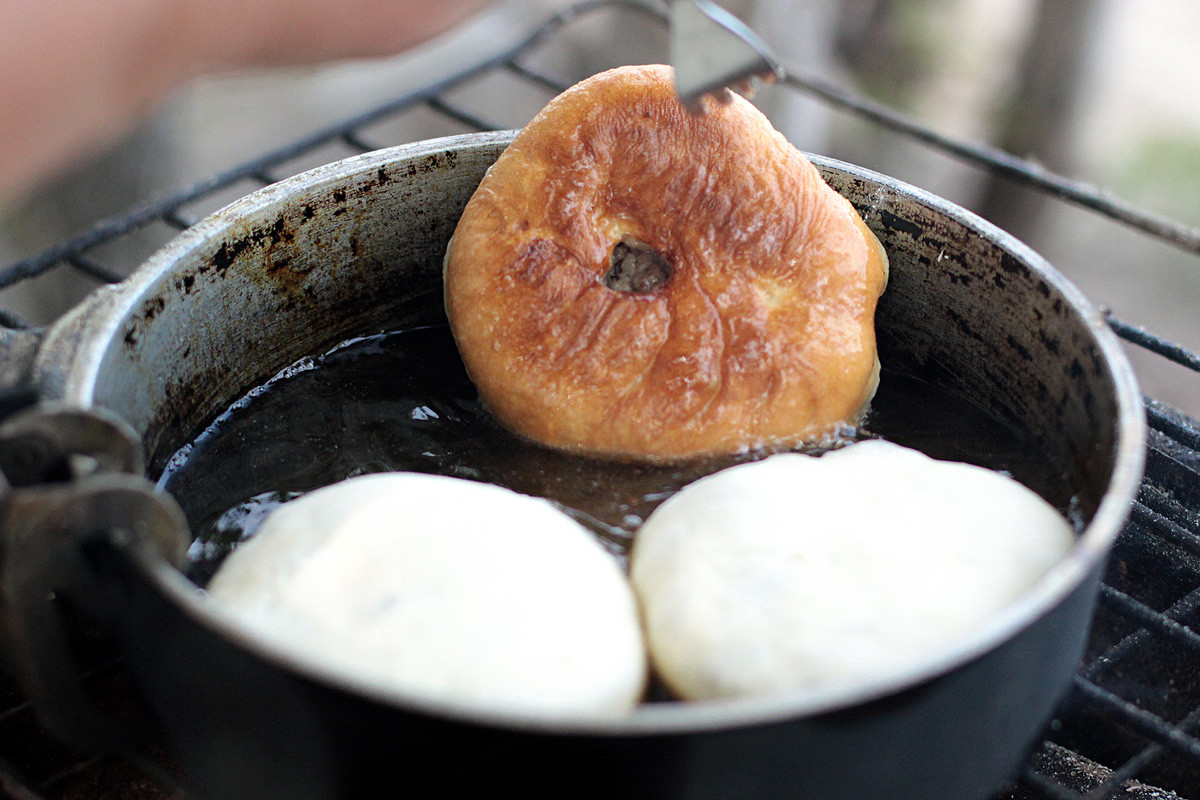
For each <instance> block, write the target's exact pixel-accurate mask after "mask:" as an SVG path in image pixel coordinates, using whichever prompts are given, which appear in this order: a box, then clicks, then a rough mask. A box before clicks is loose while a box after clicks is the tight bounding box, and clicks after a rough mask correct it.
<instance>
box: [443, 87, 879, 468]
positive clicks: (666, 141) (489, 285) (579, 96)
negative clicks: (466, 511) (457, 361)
mask: <svg viewBox="0 0 1200 800" xmlns="http://www.w3.org/2000/svg"><path fill="white" fill-rule="evenodd" d="M886 275H887V259H886V256H885V254H884V252H883V249H882V247H881V246H880V245H879V242H878V240H876V238H875V237H874V235H872V234H871V232H870V231H869V230H868V229H867V228H866V226H865V225H864V224H863V222H862V220H861V218H860V217H859V216H858V214H857V213H856V212H855V211H854V209H853V208H852V207H851V205H850V203H849V202H848V201H846V200H845V199H844V198H842V197H841V196H840V195H838V194H837V193H836V192H834V191H833V190H832V189H831V188H830V187H829V186H828V185H826V184H825V182H824V181H823V180H822V179H821V176H820V174H819V173H818V172H817V170H816V168H815V167H813V165H812V164H811V163H810V162H809V161H808V159H806V158H805V157H804V156H803V154H801V153H800V152H799V151H798V150H796V148H795V147H793V146H792V145H791V144H790V143H788V142H787V141H786V140H785V139H784V138H783V136H782V135H781V134H780V133H779V132H777V131H776V130H775V129H774V128H773V127H772V126H771V124H770V122H769V121H768V120H767V119H766V117H765V116H763V114H762V113H760V112H759V111H758V110H757V109H756V108H754V106H752V105H751V104H750V103H749V102H747V101H745V100H743V99H742V98H735V99H734V100H733V102H731V103H729V104H727V105H718V104H712V105H710V106H709V107H708V108H707V110H706V113H704V114H703V115H699V116H693V115H690V114H688V112H687V111H686V110H685V109H684V108H683V107H682V106H681V105H680V104H679V102H678V101H677V100H676V98H675V93H674V88H673V85H672V80H671V72H670V69H669V68H668V67H664V66H640V67H623V68H618V69H614V70H610V71H608V72H605V73H601V74H599V75H596V76H594V77H592V78H589V79H587V80H585V81H583V82H581V83H579V84H577V85H575V86H574V87H572V88H571V89H569V90H567V91H566V92H564V93H563V94H562V95H560V96H558V97H557V98H555V99H554V100H552V101H551V102H550V103H549V104H548V105H547V106H546V107H545V108H544V109H543V110H542V111H541V113H539V114H538V115H537V117H536V118H535V119H534V120H533V121H532V122H530V123H529V125H528V126H526V127H525V129H524V130H523V131H521V132H520V133H519V134H518V135H517V137H516V139H515V140H514V141H513V142H512V144H511V145H510V146H509V147H508V148H507V149H506V150H505V152H504V153H503V154H502V155H501V156H500V158H499V160H498V161H497V162H496V163H495V165H493V166H492V168H491V169H490V170H489V171H488V173H487V175H486V177H485V178H484V179H483V182H482V183H481V184H480V186H479V188H478V190H477V191H476V192H475V194H474V196H473V197H472V198H471V200H470V202H469V203H468V205H467V207H466V210H465V212H464V213H463V215H462V218H461V220H460V222H459V224H458V228H457V230H456V232H455V234H454V238H453V240H452V241H451V244H450V247H449V250H448V252H447V256H446V270H445V292H446V308H447V313H448V315H449V318H450V324H451V328H452V330H453V333H454V337H455V339H456V341H457V343H458V347H459V350H460V352H461V354H462V357H463V360H464V362H465V364H466V367H467V371H468V373H469V375H470V376H471V378H472V380H473V381H474V382H475V384H476V386H477V387H478V389H479V392H480V395H481V396H482V398H483V400H484V402H485V403H486V404H487V405H488V407H489V408H490V409H491V411H492V412H493V413H494V414H495V415H496V417H497V418H498V419H499V420H500V421H501V422H502V423H504V424H505V425H507V426H508V427H509V428H511V429H512V430H514V431H516V432H517V433H519V434H522V435H524V436H526V437H528V438H530V439H533V440H535V441H538V442H541V443H543V444H546V445H550V446H552V447H556V448H561V449H565V450H572V451H578V452H584V453H590V454H599V455H608V456H615V457H624V458H645V459H651V460H657V461H670V460H676V459H681V458H686V457H690V456H697V455H703V454H713V453H727V452H735V451H738V450H741V449H744V448H750V447H766V448H775V447H790V446H794V445H796V444H799V443H801V442H804V441H807V440H811V439H814V438H817V437H819V436H821V435H823V434H826V433H828V432H830V431H831V430H833V429H834V428H836V427H837V426H839V425H841V424H854V423H856V422H857V421H858V419H859V417H860V415H861V413H862V411H863V410H864V408H865V406H866V404H867V403H868V402H869V400H870V399H871V397H872V396H873V394H874V391H875V387H876V384H877V382H878V372H879V364H878V360H877V358H876V353H875V331H874V314H875V305H876V301H877V299H878V297H879V295H880V293H881V292H882V291H883V287H884V284H885V282H886Z"/></svg>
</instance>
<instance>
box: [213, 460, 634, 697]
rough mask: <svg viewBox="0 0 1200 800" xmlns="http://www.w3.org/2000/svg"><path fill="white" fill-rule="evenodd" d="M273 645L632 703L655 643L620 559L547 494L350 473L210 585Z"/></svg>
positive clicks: (517, 688)
mask: <svg viewBox="0 0 1200 800" xmlns="http://www.w3.org/2000/svg"><path fill="white" fill-rule="evenodd" d="M208 591H209V594H210V596H211V598H212V600H213V601H214V602H215V603H216V604H218V605H219V606H220V607H221V608H222V609H224V610H225V612H227V613H228V614H229V615H230V617H231V618H232V619H233V620H234V621H235V623H236V624H238V625H240V626H242V627H243V628H244V629H246V630H247V631H249V632H250V633H251V634H252V635H254V636H256V637H258V638H260V639H261V640H262V641H263V642H265V643H266V644H268V645H269V646H271V647H272V648H274V649H276V650H278V651H279V652H282V653H284V654H286V655H288V656H291V657H295V658H298V659H301V660H302V661H306V662H308V663H310V664H314V665H317V666H319V667H320V668H322V669H326V670H331V671H333V672H334V673H336V674H338V675H340V676H343V677H345V678H347V679H348V680H350V681H352V682H354V683H357V684H359V685H364V686H368V687H371V688H373V689H375V690H381V691H384V692H387V693H395V694H399V696H401V697H416V698H421V699H424V700H432V701H435V702H443V703H447V704H450V705H452V706H455V707H458V708H465V709H471V710H479V711H486V712H500V713H514V714H519V715H533V716H538V717H547V718H552V719H557V718H574V717H595V716H609V715H614V714H622V713H625V712H628V711H629V710H630V709H631V708H632V707H633V706H634V705H635V704H636V703H637V702H638V700H639V699H640V696H641V693H642V690H643V683H644V680H645V672H646V666H645V654H644V648H643V645H642V641H641V631H640V628H639V623H638V617H637V610H636V607H635V604H634V600H633V595H632V592H631V590H630V588H629V585H628V582H627V580H626V578H625V576H624V574H623V573H622V571H621V569H620V566H619V565H618V564H617V562H616V560H615V559H614V558H613V557H612V556H611V555H609V554H608V553H607V552H605V551H604V550H603V549H602V548H601V546H600V545H599V543H598V542H596V540H595V539H594V537H593V536H592V535H591V534H590V533H589V532H588V531H587V530H585V529H584V528H582V527H581V526H580V525H578V524H577V523H576V522H575V521H574V520H572V519H570V518H569V517H567V516H566V515H565V514H563V513H562V512H561V511H559V510H557V509H556V508H554V507H553V506H551V505H550V504H549V503H548V502H546V501H544V500H540V499H535V498H532V497H528V496H525V495H520V494H517V493H515V492H511V491H509V490H507V489H503V488H500V487H497V486H492V485H488V484H483V483H476V482H473V481H466V480H459V479H455V478H448V477H441V476H433V475H419V474H412V473H389V474H379V475H369V476H363V477H358V478H352V479H349V480H346V481H343V482H341V483H338V484H334V485H332V486H328V487H325V488H323V489H319V490H317V491H314V492H311V493H310V494H308V495H305V496H303V497H301V498H298V499H296V500H293V501H291V502H289V503H286V504H285V505H283V506H281V507H280V508H279V509H277V510H276V511H275V512H274V513H273V514H272V515H271V516H270V517H268V519H267V521H266V522H265V523H264V524H263V526H262V527H261V528H260V529H259V531H258V533H257V534H255V536H254V537H252V538H251V539H250V540H249V541H247V542H246V543H244V544H243V545H242V546H240V547H239V548H238V549H236V550H235V551H234V552H233V553H232V554H230V556H229V557H228V558H227V559H226V561H225V562H224V564H223V565H222V567H221V569H220V570H219V571H218V573H217V575H216V576H215V577H214V578H213V580H212V582H211V583H210V584H209V587H208Z"/></svg>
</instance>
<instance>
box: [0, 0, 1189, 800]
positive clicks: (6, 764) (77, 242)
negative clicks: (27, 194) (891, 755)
mask: <svg viewBox="0 0 1200 800" xmlns="http://www.w3.org/2000/svg"><path fill="white" fill-rule="evenodd" d="M601 13H604V14H620V15H633V16H634V17H636V18H637V20H638V21H639V22H641V23H643V24H652V25H662V24H663V22H664V19H663V17H662V15H661V13H660V12H659V11H658V10H656V8H655V7H653V6H649V5H643V4H641V3H637V2H627V1H624V2H623V1H620V0H607V1H605V0H599V1H593V2H584V3H581V4H579V5H576V6H574V7H572V8H570V9H567V10H565V11H563V12H562V13H561V14H559V15H558V16H556V17H554V18H553V19H551V20H549V21H548V22H547V23H546V24H545V25H543V26H542V27H541V28H539V29H538V30H537V31H535V32H534V33H533V34H532V35H531V36H530V37H529V38H528V39H526V40H525V41H523V42H521V43H519V44H518V45H517V46H515V47H514V48H513V49H512V50H511V51H510V52H507V53H504V54H502V55H499V56H496V57H492V58H489V59H488V60H486V61H483V62H481V63H478V64H476V65H473V66H471V67H470V68H468V69H465V70H463V71H461V72H460V73H458V74H457V75H454V76H452V77H450V78H448V79H445V80H443V81H439V82H438V83H437V84H436V85H429V86H425V87H422V88H420V89H419V90H417V91H414V92H412V93H409V94H406V95H405V96H403V97H399V98H397V99H395V100H393V101H391V102H388V103H385V104H382V105H380V106H377V107H375V108H373V109H371V110H369V111H367V112H365V113H363V114H361V115H359V116H356V117H354V118H352V119H349V120H346V121H344V122H343V123H341V124H339V125H336V126H333V127H330V128H329V129H327V130H323V131H319V132H317V133H314V134H312V135H310V136H306V137H304V138H302V139H298V140H296V141H294V142H292V143H291V144H289V145H287V146H285V147H283V148H280V149H278V150H276V151H274V152H272V153H269V154H266V155H264V156H262V157H261V158H258V159H255V160H253V161H250V162H247V163H245V164H242V165H239V166H236V167H233V168H231V169H229V170H227V171H225V172H223V173H221V174H219V175H216V176H214V177H212V178H211V179H209V180H207V181H204V182H202V183H199V184H196V185H194V186H191V187H188V188H185V189H183V190H180V191H178V192H176V193H174V194H172V195H169V196H167V197H164V198H162V199H161V200H158V201H156V202H153V203H150V204H148V205H145V206H143V207H141V208H137V209H134V210H132V211H130V212H129V213H126V214H123V215H121V216H119V217H116V218H114V219H111V220H109V221H107V222H104V223H102V224H100V225H98V226H96V227H95V228H93V229H91V230H89V231H87V232H85V233H83V234H81V235H79V236H77V237H75V238H72V239H70V240H68V241H64V242H62V243H60V244H58V245H56V246H54V247H51V248H49V249H48V250H46V251H45V252H43V253H41V254H39V255H37V256H34V257H32V258H30V259H27V260H24V261H21V262H19V263H16V264H13V265H11V266H9V267H8V268H6V269H4V270H3V271H0V288H4V287H8V286H11V285H13V284H16V283H18V282H20V281H23V280H26V279H29V278H32V277H34V276H37V275H41V274H44V273H46V272H49V271H55V270H67V271H72V272H75V273H77V274H78V276H79V278H80V279H81V280H85V281H92V282H94V283H95V284H96V285H97V286H99V285H103V284H105V283H111V282H116V281H119V280H120V279H121V276H122V275H124V274H126V273H127V272H128V271H129V269H130V267H131V266H133V265H129V264H119V263H111V262H109V261H107V260H106V259H105V258H104V256H103V253H104V252H106V251H107V250H109V249H110V248H109V247H108V246H109V245H110V244H111V243H114V242H118V241H120V240H122V239H127V238H133V237H136V238H138V239H139V241H143V242H144V241H146V240H148V239H149V240H153V239H155V238H157V239H158V241H159V243H165V242H166V241H167V240H168V239H170V238H171V237H173V236H174V235H176V234H177V233H179V232H180V231H182V230H184V229H186V228H188V227H190V226H191V225H192V224H194V223H195V222H196V221H198V220H199V219H200V218H201V217H202V216H204V215H205V214H207V213H208V212H209V211H211V210H212V209H213V208H215V207H216V205H222V204H224V202H226V201H227V200H229V199H231V197H232V196H237V195H238V194H244V193H248V192H249V191H252V190H253V189H257V188H259V187H260V186H263V185H266V184H269V183H273V182H275V181H277V180H279V179H282V178H284V177H287V176H289V175H291V174H294V173H296V172H299V171H301V170H303V169H305V168H307V167H308V166H311V163H312V161H311V160H312V158H313V157H314V154H319V155H320V157H321V158H326V157H327V158H328V159H329V160H332V159H334V158H338V157H341V156H343V155H352V154H355V153H360V152H365V151H369V150H374V149H377V148H380V147H384V146H388V145H392V144H396V143H398V142H397V141H396V140H395V139H392V138H388V135H387V131H388V128H389V125H390V124H391V123H392V122H394V121H396V120H402V119H403V118H405V117H406V116H408V115H421V116H422V118H423V119H424V120H429V119H434V120H436V124H437V125H439V126H440V129H439V130H438V131H436V133H439V134H442V133H445V134H452V133H461V132H471V131H484V130H495V129H503V128H511V127H514V126H515V125H518V124H520V122H521V121H522V120H513V119H494V118H491V117H489V116H487V115H486V114H485V113H484V112H481V111H479V110H477V109H475V108H474V107H472V105H471V104H470V103H469V101H468V100H464V98H466V97H468V96H469V91H467V90H469V89H470V88H471V87H472V86H478V85H480V84H482V83H483V82H484V81H488V80H501V81H504V82H507V83H509V84H519V85H520V86H521V87H522V90H523V91H529V92H534V93H540V94H541V95H542V96H544V98H545V99H549V98H550V97H552V96H553V95H554V94H556V93H557V92H559V91H561V90H562V89H564V88H566V87H567V86H568V85H570V84H571V83H573V82H575V81H576V80H578V79H580V78H582V77H585V76H583V75H563V74H550V73H549V72H546V71H543V69H542V68H539V67H538V66H536V65H537V64H538V63H540V60H539V55H540V54H542V53H543V52H544V51H545V50H546V49H547V48H552V47H554V46H555V44H556V40H557V38H558V37H559V36H560V35H561V34H562V32H563V31H564V29H566V28H568V27H570V26H571V25H572V24H575V23H576V22H577V21H579V20H582V19H584V18H586V17H588V16H591V15H594V14H601ZM785 86H786V90H787V91H794V92H798V93H802V94H804V95H806V96H809V97H813V98H816V99H818V100H820V101H822V102H824V103H827V104H829V105H831V106H833V107H836V108H840V109H842V110H843V111H845V112H846V113H850V114H854V115H857V116H860V117H862V118H864V119H866V120H868V121H870V122H872V123H874V124H878V125H882V126H885V127H887V128H889V129H891V130H893V131H895V132H897V133H900V134H902V135H904V136H908V137H911V138H913V139H915V140H917V141H920V142H922V143H924V144H925V145H927V146H929V147H931V148H934V149H937V150H940V151H943V152H946V153H948V154H949V155H951V156H953V157H954V158H957V159H960V160H964V161H967V162H969V163H972V164H974V165H976V166H978V167H979V168H981V169H984V170H989V171H992V172H996V173H999V174H1002V175H1004V176H1005V177H1007V178H1009V179H1011V180H1013V181H1015V182H1017V183H1020V184H1022V185H1025V186H1028V187H1031V188H1034V189H1036V190H1038V191H1041V192H1044V193H1046V194H1048V195H1049V196H1051V197H1054V198H1056V199H1057V200H1059V201H1062V202H1068V203H1072V204H1075V205H1078V206H1082V207H1084V208H1087V209H1089V210H1091V211H1093V212H1095V213H1097V214H1100V215H1102V216H1104V217H1105V218H1107V219H1110V220H1112V221H1113V222H1114V224H1121V225H1127V226H1132V227H1133V228H1135V229H1137V230H1139V231H1141V232H1143V233H1145V234H1147V235H1149V236H1153V237H1156V238H1159V239H1162V240H1164V241H1167V242H1170V243H1172V244H1174V245H1177V246H1179V247H1182V248H1184V249H1186V250H1189V251H1191V252H1193V253H1197V254H1200V233H1197V232H1196V231H1192V230H1190V229H1187V228H1185V227H1182V226H1179V225H1176V224H1174V223H1172V222H1171V221H1169V220H1165V219H1162V218H1159V217H1157V216H1156V215H1153V214H1150V213H1148V212H1145V211H1142V210H1140V209H1138V208H1135V207H1131V206H1127V205H1124V204H1122V203H1120V202H1119V201H1116V200H1114V199H1112V198H1111V197H1109V196H1107V195H1105V194H1104V193H1102V192H1099V191H1096V190H1095V189H1092V188H1090V187H1088V186H1085V185H1080V184H1078V183H1076V182H1073V181H1070V180H1067V179H1064V178H1060V177H1058V176H1055V175H1053V174H1050V173H1047V172H1046V171H1045V170H1044V169H1041V168H1038V167H1036V166H1034V165H1032V164H1029V163H1026V162H1024V161H1021V160H1019V159H1015V158H1013V157H1011V156H1009V155H1007V154H1004V153H1001V152H997V151H994V150H991V149H989V148H987V147H983V146H979V145H974V144H970V143H964V142H959V141H955V140H952V139H948V138H946V137H943V136H939V135H938V134H936V133H934V132H932V131H929V130H926V129H924V128H923V127H921V126H920V125H918V124H915V123H913V122H912V121H910V120H908V119H906V118H905V117H903V116H902V115H900V114H898V113H896V112H894V111H892V110H890V109H888V108H886V107H882V106H879V105H877V104H875V103H873V102H870V101H868V100H865V99H863V98H860V97H857V96H855V95H853V94H851V93H848V92H846V91H844V90H842V89H840V88H838V87H836V86H833V85H830V84H828V83H825V82H823V81H821V80H818V79H810V78H808V77H806V76H802V75H791V76H789V77H788V78H787V80H786V84H785ZM1109 322H1110V325H1111V326H1112V328H1113V329H1114V331H1115V332H1116V333H1117V334H1118V335H1119V336H1121V337H1122V338H1123V339H1125V340H1126V341H1127V342H1129V343H1130V344H1131V345H1132V346H1134V347H1137V348H1142V349H1145V350H1148V351H1150V352H1152V353H1156V354H1158V355H1160V356H1162V357H1164V358H1166V359H1168V360H1169V361H1170V362H1172V363H1174V364H1176V365H1178V368H1179V369H1184V370H1192V371H1200V356H1197V355H1195V354H1192V353H1190V352H1188V351H1186V350H1184V349H1183V348H1180V347H1178V346H1176V345H1173V344H1171V343H1170V342H1167V341H1164V340H1163V339H1161V338H1159V337H1156V336H1154V335H1153V334H1151V333H1149V332H1148V331H1146V330H1145V329H1143V328H1141V327H1138V326H1135V325H1130V324H1127V323H1125V322H1121V321H1119V320H1116V319H1112V318H1111V317H1110V319H1109ZM0 325H2V326H3V329H2V330H0V340H2V339H3V338H4V337H7V336H12V335H13V333H14V332H15V331H18V330H22V329H27V328H29V327H31V325H30V324H28V323H27V322H25V321H23V320H21V319H19V318H17V317H16V316H14V315H12V314H10V313H8V312H6V311H2V310H0ZM3 370H4V365H3V364H0V372H2V371H3ZM1146 411H1147V416H1148V420H1149V424H1150V433H1149V441H1148V444H1149V452H1148V455H1147V469H1146V475H1145V479H1144V482H1143V484H1142V488H1141V491H1140V494H1139V497H1138V501H1137V503H1136V505H1135V507H1134V509H1133V514H1132V517H1131V519H1130V522H1129V523H1128V524H1127V526H1126V528H1125V530H1124V531H1123V533H1122V535H1121V537H1120V539H1119V540H1118V542H1117V546H1116V549H1115V551H1114V554H1113V559H1112V563H1111V565H1110V568H1109V570H1108V573H1107V575H1106V579H1105V582H1104V584H1103V586H1102V588H1101V594H1100V606H1099V609H1098V611H1097V615H1096V618H1095V622H1094V624H1093V628H1092V632H1091V638H1090V642H1089V646H1088V649H1087V652H1086V655H1085V658H1084V660H1083V661H1082V662H1081V663H1080V665H1079V669H1078V672H1077V674H1076V676H1075V679H1074V683H1073V686H1072V689H1071V692H1070V694H1069V696H1068V697H1067V698H1066V700H1065V701H1064V703H1063V704H1062V706H1061V708H1060V710H1059V712H1058V714H1057V716H1056V718H1055V720H1054V721H1053V723H1052V724H1051V725H1050V726H1049V728H1048V729H1047V731H1046V733H1045V739H1044V741H1043V742H1042V744H1041V745H1040V746H1039V747H1038V748H1037V749H1036V751H1035V752H1034V753H1033V754H1032V756H1031V758H1030V759H1029V762H1028V764H1027V766H1026V767H1025V769H1024V771H1023V772H1022V774H1021V775H1020V776H1019V778H1018V780H1017V781H1016V782H1015V783H1014V784H1013V785H1012V786H1011V787H1009V788H1008V789H1006V790H1005V792H1004V793H1002V794H1001V795H998V796H997V799H996V800H1002V799H1011V800H1035V799H1037V800H1040V799H1043V798H1044V799H1046V800H1081V799H1083V800H1103V799H1104V798H1135V799H1136V798H1161V797H1171V796H1180V797H1200V668H1198V666H1197V665H1200V632H1197V630H1196V629H1194V626H1197V627H1200V625H1198V623H1197V620H1198V619H1200V536H1198V534H1200V424H1198V423H1197V422H1196V421H1195V420H1193V419H1191V418H1189V417H1187V416H1185V415H1184V414H1182V413H1180V412H1179V411H1177V410H1175V409H1173V408H1171V407H1169V406H1167V405H1165V404H1163V403H1160V402H1157V401H1155V400H1153V399H1149V398H1148V399H1147V400H1146ZM89 661H90V663H91V664H92V665H93V672H92V675H91V684H92V688H93V691H94V692H96V694H97V695H99V696H101V697H102V698H104V699H105V701H106V702H108V703H109V704H118V705H119V704H120V703H121V702H122V697H123V694H122V686H121V682H120V678H121V674H120V669H119V665H116V664H114V663H113V662H112V661H111V659H110V658H109V657H108V655H107V654H106V653H105V652H104V651H103V650H100V651H98V652H93V653H89ZM170 775H171V772H170V765H169V764H164V765H161V769H153V770H151V771H149V772H147V771H146V768H145V765H137V766H135V765H133V764H131V763H128V762H126V761H123V760H120V759H115V758H108V757H95V756H91V755H89V754H86V753H80V752H76V751H73V750H71V749H70V748H67V747H64V746H62V745H61V744H58V743H57V742H56V741H55V740H53V739H52V738H51V737H50V736H48V735H47V734H45V733H44V732H42V731H41V730H40V728H39V727H38V725H37V722H36V720H35V718H34V716H33V712H32V710H31V709H30V707H29V705H28V703H27V702H26V701H25V700H24V698H22V697H21V696H20V694H19V692H18V691H17V690H16V689H15V688H13V687H12V686H11V685H10V684H8V683H6V682H0V792H2V793H4V794H5V795H7V796H9V797H12V798H18V799H19V800H32V799H33V798H45V800H52V799H61V798H72V797H92V798H97V797H121V798H138V799H139V800H142V799H144V798H159V797H172V796H175V790H174V789H173V787H172V783H171V778H170Z"/></svg>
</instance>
